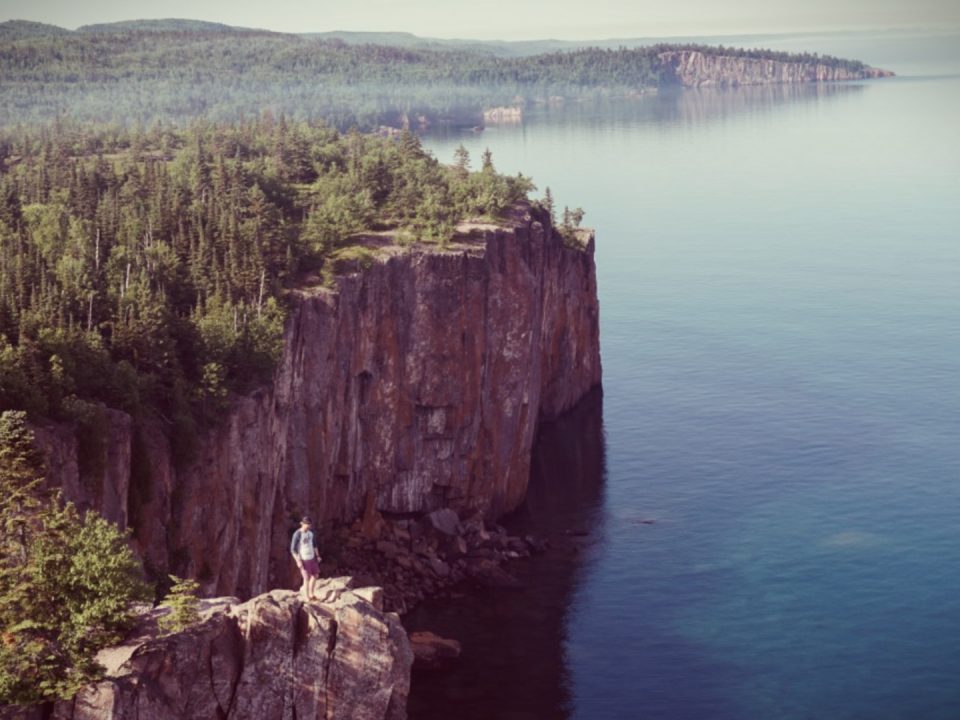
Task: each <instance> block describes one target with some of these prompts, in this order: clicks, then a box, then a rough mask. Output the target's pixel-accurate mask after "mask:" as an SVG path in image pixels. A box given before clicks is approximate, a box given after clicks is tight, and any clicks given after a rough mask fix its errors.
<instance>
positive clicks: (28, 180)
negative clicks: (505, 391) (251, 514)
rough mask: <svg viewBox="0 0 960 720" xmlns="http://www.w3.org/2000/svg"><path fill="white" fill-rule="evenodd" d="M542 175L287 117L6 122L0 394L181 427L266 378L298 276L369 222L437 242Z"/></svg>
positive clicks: (92, 418) (4, 404)
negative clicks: (126, 124) (145, 123)
mask: <svg viewBox="0 0 960 720" xmlns="http://www.w3.org/2000/svg"><path fill="white" fill-rule="evenodd" d="M531 188H532V183H530V181H529V180H528V179H527V178H524V177H522V176H518V177H506V176H503V175H500V174H498V173H496V171H495V170H494V168H493V163H492V160H490V159H489V158H487V161H485V163H484V167H483V168H482V169H481V170H480V171H478V172H469V171H468V170H467V169H466V167H450V166H446V165H443V164H441V163H440V162H438V161H437V160H436V159H435V158H433V157H432V156H431V155H429V154H428V153H426V152H425V151H424V150H423V149H422V148H421V146H420V143H419V140H418V139H417V138H416V137H415V136H413V135H411V134H409V133H402V134H400V135H399V136H397V137H394V138H384V137H379V136H373V135H362V134H360V133H358V132H355V131H354V132H350V133H346V134H342V133H339V132H337V131H335V130H333V129H331V128H329V127H327V126H326V125H324V124H322V123H305V122H292V121H288V120H287V119H285V118H284V117H282V116H281V117H280V118H274V117H272V116H269V115H268V116H265V117H263V118H260V119H258V120H251V121H247V122H243V123H236V124H232V125H221V124H212V123H207V122H196V123H194V124H192V125H191V126H190V127H189V129H187V130H178V129H175V128H173V127H171V126H168V125H165V124H159V123H158V124H155V125H152V126H150V127H149V128H146V129H131V130H127V129H124V128H120V127H104V128H100V129H91V128H89V127H87V126H73V125H69V124H66V123H57V124H55V125H53V126H48V127H44V128H42V129H40V130H35V131H18V132H12V133H8V134H4V135H0V408H10V409H22V410H27V411H29V412H31V413H33V414H34V415H42V416H51V417H55V418H64V419H73V420H77V421H80V422H81V423H86V424H87V425H88V426H89V425H95V424H96V422H97V406H98V405H97V404H98V403H105V404H107V405H109V406H112V407H116V408H120V409H123V410H125V411H127V412H130V413H132V414H134V415H139V414H141V413H143V412H152V413H154V414H155V415H156V416H157V417H159V418H160V419H162V420H165V421H166V422H167V423H168V425H169V427H170V428H171V436H172V438H173V439H174V441H175V442H177V438H182V439H184V440H185V441H187V440H189V439H190V438H192V437H193V436H194V435H195V431H194V425H195V423H196V420H197V419H199V418H201V417H204V416H208V417H212V416H214V415H215V414H216V412H217V411H218V410H219V409H220V407H221V406H222V402H223V400H224V399H225V397H226V395H227V394H228V393H229V392H244V391H247V390H249V389H250V388H252V387H254V386H256V385H258V384H261V383H264V382H266V381H267V380H268V379H269V378H270V376H271V373H272V371H273V368H274V364H275V362H276V361H277V359H278V357H279V355H280V352H281V350H282V329H283V322H284V317H285V307H286V303H285V297H286V295H285V289H286V288H288V287H289V286H291V285H292V284H294V283H295V282H296V281H297V279H298V277H300V276H302V275H303V274H304V273H305V272H307V271H314V272H315V271H318V270H319V271H322V272H324V273H327V274H328V275H329V269H330V267H331V266H332V265H333V264H334V263H335V262H336V260H337V258H338V256H340V255H342V254H349V252H350V251H351V246H353V245H354V244H355V242H356V241H355V238H354V236H355V234H356V233H359V232H360V231H363V230H384V229H388V228H394V229H395V230H396V231H397V232H398V233H400V234H402V235H404V236H405V237H407V238H411V239H415V240H418V241H422V242H434V243H444V242H446V241H447V240H448V239H449V237H450V235H451V233H452V231H453V228H454V226H455V224H456V223H457V222H458V221H460V220H461V219H463V218H465V217H468V216H475V215H489V216H496V215H498V214H499V213H500V212H501V211H502V210H503V209H504V208H506V207H507V206H509V205H511V204H512V203H514V202H515V201H517V200H518V199H521V198H523V197H525V195H526V193H527V191H528V190H530V189H531ZM355 252H358V251H355Z"/></svg>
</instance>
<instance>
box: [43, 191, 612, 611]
mask: <svg viewBox="0 0 960 720" xmlns="http://www.w3.org/2000/svg"><path fill="white" fill-rule="evenodd" d="M459 231H460V234H459V235H458V237H457V239H456V241H455V242H453V243H451V245H450V246H449V247H447V248H446V249H444V250H438V249H436V248H431V249H424V248H416V247H414V248H400V247H394V246H392V245H390V244H389V242H388V241H384V240H381V241H380V245H381V246H380V247H378V248H377V258H376V259H375V260H374V261H373V262H372V263H370V265H369V267H366V268H363V269H361V268H360V267H359V266H358V267H356V268H352V271H350V270H351V268H347V270H348V272H346V273H344V274H342V275H340V276H338V277H337V278H336V282H335V287H334V288H333V289H328V288H326V287H324V286H323V285H322V284H320V283H319V282H317V283H310V282H305V283H304V284H303V285H302V286H301V287H299V288H297V289H296V290H295V291H293V295H292V311H291V313H290V316H289V319H288V322H287V325H286V328H285V335H284V341H285V342H284V352H283V357H282V360H281V362H280V364H279V367H278V369H277V371H276V373H275V377H274V382H273V384H272V385H271V386H270V387H266V388H263V389H261V390H260V391H258V392H256V393H253V394H252V395H250V396H248V397H243V398H238V399H236V400H235V401H234V402H233V403H232V405H231V407H230V409H229V411H228V412H226V413H225V415H224V417H223V419H222V422H220V423H219V424H218V425H217V426H216V427H211V428H208V429H206V430H205V432H204V433H203V434H202V435H201V436H200V437H198V438H197V448H198V449H197V452H196V453H195V455H194V457H193V458H192V459H191V460H190V461H189V462H186V463H179V464H178V463H176V462H175V461H174V457H173V453H172V451H171V447H170V443H169V441H168V440H167V437H166V435H165V434H164V432H163V428H162V427H160V426H159V425H156V424H154V425H151V424H146V425H143V426H140V427H135V426H134V423H132V421H131V419H130V418H129V417H128V416H126V415H124V414H123V413H120V412H116V411H107V412H106V413H105V414H104V421H103V424H104V426H105V428H106V432H105V436H106V443H105V447H104V449H103V453H102V454H103V457H102V458H101V460H102V462H100V463H94V465H98V466H100V468H101V470H102V471H100V472H91V471H89V470H83V469H82V468H81V463H79V461H78V447H77V441H76V439H75V437H74V433H73V430H72V428H69V427H66V426H55V427H47V428H41V429H40V431H39V433H38V436H39V439H40V444H41V445H42V447H43V448H44V449H45V451H46V455H47V457H48V460H49V466H50V475H51V479H52V481H53V482H55V483H57V484H60V485H62V486H63V487H64V488H65V491H66V494H67V496H68V497H70V498H71V499H74V500H75V501H78V502H79V503H80V504H82V505H88V506H93V507H96V508H98V509H100V510H101V511H102V512H103V513H104V514H105V515H106V516H107V517H108V518H110V519H112V520H114V521H116V522H118V523H119V524H120V525H121V526H129V527H131V528H132V529H133V532H134V540H135V544H136V547H137V549H138V551H139V552H140V553H141V555H142V557H143V558H144V560H145V562H146V563H147V565H148V567H150V568H151V569H153V570H155V571H157V572H166V571H173V572H176V573H178V574H180V575H186V576H191V577H196V578H198V579H199V580H200V581H201V582H202V583H203V589H204V592H205V593H206V594H235V595H240V596H251V595H254V594H257V593H260V592H263V591H265V590H267V589H268V588H270V587H275V586H277V585H280V584H286V583H288V582H289V581H290V579H291V576H290V572H291V568H290V561H289V556H288V553H287V545H288V542H289V536H290V531H291V530H292V528H293V526H294V525H295V521H296V518H297V517H298V516H299V515H300V514H302V513H304V512H309V513H311V514H313V515H315V516H317V517H319V518H321V519H322V520H349V519H351V518H353V517H355V516H356V515H357V514H358V513H359V512H360V511H361V509H362V508H363V507H364V506H365V504H367V503H369V504H371V505H373V506H375V507H376V508H377V509H379V510H380V511H382V512H388V513H418V512H424V511H429V510H432V509H436V508H439V507H452V508H454V509H456V510H459V511H464V512H467V511H473V510H480V511H483V512H484V513H486V514H487V515H488V516H490V517H493V516H497V515H499V514H501V513H503V512H506V511H509V510H511V509H513V508H515V507H517V506H518V505H519V503H520V502H521V501H522V500H523V497H524V494H525V492H526V487H527V482H528V477H529V469H530V454H531V449H532V446H533V440H534V436H535V432H536V428H537V423H538V421H539V420H540V419H541V418H552V417H555V416H557V415H558V414H560V413H561V412H563V411H564V410H566V409H568V408H570V407H572V406H573V405H574V404H575V403H576V402H577V400H579V399H580V398H581V397H582V396H583V395H584V394H585V393H586V392H587V391H588V390H589V389H590V388H592V387H594V386H595V385H597V384H598V383H599V382H600V355H599V318H598V304H597V294H596V276H595V268H594V261H593V250H594V246H593V238H592V236H590V235H585V236H584V237H583V243H582V246H578V247H573V246H571V245H572V244H571V243H569V242H564V240H563V239H562V238H561V237H560V236H559V234H558V233H556V232H554V231H553V230H552V228H551V227H550V222H549V219H548V218H547V217H546V216H545V214H543V213H541V212H540V211H538V210H535V209H533V208H531V207H530V206H527V205H522V206H518V207H517V208H515V209H514V211H513V213H512V214H511V215H510V217H509V218H508V219H507V220H506V221H505V222H504V223H503V224H500V225H496V226H494V225H481V224H473V225H464V226H462V227H461V228H459ZM574 244H575V243H574ZM88 465H89V463H88Z"/></svg>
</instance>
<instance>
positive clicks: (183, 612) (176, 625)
mask: <svg viewBox="0 0 960 720" xmlns="http://www.w3.org/2000/svg"><path fill="white" fill-rule="evenodd" d="M169 577H170V581H171V582H172V583H173V587H171V588H170V592H169V593H167V596H166V597H165V598H164V601H163V604H164V605H166V606H167V607H169V608H170V613H169V614H167V615H164V616H163V617H162V618H160V620H159V621H158V623H157V624H158V625H159V626H160V629H161V630H162V631H163V632H168V633H173V632H179V631H181V630H184V629H186V628H188V627H190V626H191V625H193V624H194V623H196V622H198V621H199V620H200V600H199V599H198V598H197V591H199V589H200V584H199V583H197V582H196V581H194V580H190V579H189V578H186V579H185V578H179V577H177V576H176V575H170V576H169Z"/></svg>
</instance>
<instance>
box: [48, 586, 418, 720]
mask: <svg viewBox="0 0 960 720" xmlns="http://www.w3.org/2000/svg"><path fill="white" fill-rule="evenodd" d="M349 584H350V583H349V579H337V580H332V581H328V582H327V583H324V586H323V590H324V592H325V593H326V594H327V595H328V596H329V597H331V598H333V599H332V600H331V601H330V602H327V603H309V604H304V603H303V602H302V601H301V600H300V599H299V597H298V596H297V595H296V593H293V592H291V591H286V590H276V591H273V592H271V593H268V594H266V595H261V596H259V597H256V598H254V599H253V600H250V601H249V602H246V603H242V604H229V605H223V604H221V605H220V606H218V607H216V608H213V609H212V610H210V611H209V612H206V613H205V619H204V620H203V621H202V622H201V623H200V624H198V625H196V626H194V627H191V628H189V629H187V630H185V631H183V632H180V633H176V634H173V635H167V636H160V637H157V636H152V637H139V638H137V639H136V640H135V641H134V642H133V645H132V647H131V648H129V650H130V652H129V657H128V659H126V660H125V661H123V662H121V663H120V664H119V665H118V666H116V667H113V668H109V669H108V675H107V677H106V678H105V679H104V680H103V681H101V682H98V683H95V684H92V685H89V686H87V687H85V688H83V689H82V690H81V691H80V693H79V694H78V695H77V696H76V697H75V698H74V700H72V701H68V702H61V703H57V705H56V706H55V708H54V712H53V717H54V718H57V719H58V720H94V719H96V720H177V719H179V718H183V719H184V720H194V719H195V718H224V719H226V720H261V719H262V718H289V717H299V718H307V717H310V718H317V717H322V718H332V719H342V720H347V719H348V718H365V719H366V718H369V719H371V720H373V719H375V718H389V719H391V720H394V719H396V720H399V719H400V718H405V717H406V697H407V693H408V692H409V688H410V666H411V664H412V662H413V653H412V651H411V649H410V643H409V640H408V639H407V635H406V632H405V631H404V629H403V627H402V626H401V625H400V621H399V619H398V618H397V616H396V615H394V614H385V613H383V612H382V611H380V610H379V609H378V608H377V607H376V602H375V599H376V597H377V591H378V590H379V589H378V588H363V589H361V590H357V591H353V590H350V589H349V588H348V585H349ZM371 591H373V592H371ZM371 599H372V600H374V602H371Z"/></svg>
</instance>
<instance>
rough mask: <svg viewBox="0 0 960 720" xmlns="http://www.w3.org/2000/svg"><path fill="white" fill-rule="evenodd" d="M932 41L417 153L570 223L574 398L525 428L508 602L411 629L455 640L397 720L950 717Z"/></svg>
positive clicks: (939, 118) (954, 226)
mask: <svg viewBox="0 0 960 720" xmlns="http://www.w3.org/2000/svg"><path fill="white" fill-rule="evenodd" d="M831 42H834V43H835V44H841V45H842V42H841V41H840V40H837V39H836V38H834V39H833V40H831ZM931 43H932V44H919V45H913V46H911V47H915V48H916V52H915V54H914V55H912V56H911V55H910V52H909V47H908V46H907V45H908V44H907V43H905V42H900V43H899V44H896V43H894V44H893V45H892V46H891V45H887V46H881V45H878V46H877V47H879V48H880V51H882V52H887V53H888V56H883V54H882V52H881V53H880V56H879V57H878V56H876V55H869V54H868V53H866V52H856V53H853V52H848V53H845V54H857V55H859V56H861V57H864V58H865V59H866V60H868V61H872V62H874V64H878V65H881V66H882V65H884V60H885V59H888V58H889V59H892V60H893V61H894V62H893V63H886V64H888V65H892V69H894V70H901V71H904V70H903V67H901V66H899V65H896V64H894V63H895V62H900V63H901V64H902V65H904V66H905V67H906V68H907V70H906V71H905V72H907V76H906V77H901V78H897V79H894V80H888V81H880V82H870V83H863V84H853V85H836V86H828V87H820V88H815V87H812V88H811V87H805V88H785V89H782V88H777V89H757V90H749V89H747V90H740V91H731V92H711V91H690V92H686V93H681V94H677V95H662V96H659V97H649V98H646V99H644V100H642V101H639V102H630V103H619V104H609V105H604V106H597V105H591V106H586V105H572V106H568V107H565V108H562V109H556V110H552V111H550V112H542V113H540V114H534V115H531V116H529V117H528V119H527V122H526V123H525V124H524V125H523V126H517V127H504V128H499V129H497V128H490V129H488V130H487V131H486V132H484V133H483V134H482V135H479V136H475V135H464V136H458V137H455V138H442V137H440V138H433V139H428V141H427V144H428V146H429V147H431V148H432V149H433V150H434V152H435V153H436V154H437V155H438V156H439V157H440V158H441V159H444V160H448V161H449V160H450V159H451V158H452V155H453V149H454V148H455V147H456V145H457V144H459V143H460V142H461V141H462V142H463V143H464V145H466V147H467V148H468V149H469V150H470V151H471V153H472V155H473V157H474V158H477V159H479V155H480V153H481V152H482V151H483V149H484V148H485V147H489V148H490V149H491V150H492V151H493V157H494V162H495V164H496V165H497V166H498V169H500V170H502V171H509V172H516V171H518V170H522V171H523V172H524V173H526V174H530V175H533V177H534V179H535V181H537V182H538V183H539V184H540V187H541V190H542V188H543V187H544V186H545V185H547V184H549V185H550V187H551V189H552V191H553V193H554V196H555V197H556V199H557V201H558V203H559V204H560V205H561V206H562V205H563V204H564V203H568V204H570V205H579V206H582V207H584V208H585V209H586V210H587V215H586V219H585V224H588V225H591V226H593V227H595V228H596V231H597V238H598V242H597V271H598V276H599V277H598V279H599V288H600V302H601V322H602V352H603V363H604V398H603V400H602V403H601V402H600V401H599V399H594V400H591V401H590V403H588V407H587V408H586V409H584V410H581V413H580V416H578V417H577V418H575V419H574V420H570V421H566V422H567V424H566V425H564V424H562V423H561V425H560V426H554V427H551V428H546V429H545V436H544V440H543V443H542V445H541V448H540V450H539V454H538V459H537V468H536V470H535V473H534V475H535V476H534V478H533V481H534V488H533V490H532V493H533V495H532V497H531V499H530V504H529V506H528V508H526V510H525V511H524V512H522V513H521V514H520V516H518V518H516V519H515V520H514V522H515V523H517V524H518V525H520V526H521V527H522V528H526V527H533V528H535V529H537V530H538V531H539V532H541V533H542V534H544V535H546V536H548V537H552V538H554V540H555V544H556V545H557V548H558V549H557V550H555V551H553V552H551V553H550V554H548V555H547V556H546V557H544V558H541V559H539V560H536V561H533V562H531V563H527V564H526V565H524V566H521V567H520V568H519V569H518V572H519V573H520V574H522V575H524V576H525V577H526V579H527V580H528V588H527V589H526V590H523V591H518V592H513V593H510V592H503V591H501V592H499V593H496V594H492V595H491V594H487V595H483V596H480V597H468V598H463V599H462V600H460V601H457V602H454V603H452V604H448V605H445V606H437V607H428V608H424V609H423V610H422V611H421V612H419V613H418V614H416V615H415V616H414V617H412V618H411V619H410V623H411V624H412V625H418V626H426V627H431V628H433V629H435V630H438V631H442V632H444V633H446V634H449V635H452V636H455V637H460V638H461V639H462V640H463V641H464V648H465V656H464V662H463V663H462V664H461V666H460V667H459V668H458V669H457V670H455V671H453V672H451V673H448V674H444V675H434V676H422V675H418V676H416V677H415V683H414V692H413V698H412V700H411V706H410V707H411V716H412V717H413V718H415V719H416V718H450V717H462V718H471V717H476V718H513V719H514V720H519V719H520V718H526V719H527V720H532V719H533V718H576V719H578V720H579V719H583V720H604V719H606V718H664V719H679V718H716V719H720V720H722V719H725V718H729V719H731V720H734V719H736V720H741V719H753V718H831V719H832V718H837V719H847V718H850V719H853V718H869V719H871V720H881V719H885V718H890V719H894V718H919V719H923V720H941V719H942V720H956V718H960V522H958V518H960V77H958V76H956V75H951V74H950V73H952V72H956V71H957V68H958V67H960V63H958V62H957V54H960V53H956V52H955V51H956V50H957V49H958V48H960V42H958V40H957V38H956V37H954V38H953V39H952V40H950V39H949V38H948V39H946V40H945V39H943V38H942V37H941V38H937V39H936V40H935V42H934V41H931ZM938 43H939V44H938ZM802 44H803V43H802V42H798V45H802ZM891 47H892V48H893V49H891ZM931 48H932V49H931ZM814 49H816V47H815V48H814ZM948 50H949V51H951V52H954V53H955V54H953V55H951V54H950V52H947V51H948ZM824 51H827V52H835V53H842V47H839V48H838V47H833V46H830V47H826V48H824ZM898 54H899V55H898ZM911 57H913V58H914V59H915V62H914V63H913V64H911V63H910V62H908V61H909V59H910V58H911ZM938 63H939V64H938ZM911 71H913V72H911ZM601 405H602V409H601ZM570 423H573V426H572V427H571V425H570ZM577 438H581V440H580V441H579V442H580V443H581V447H580V448H579V449H577V447H576V446H577V442H575V440H576V439H577ZM571 453H572V454H573V455H571ZM564 498H566V500H565V499H564ZM645 520H655V521H656V522H655V523H653V524H649V523H646V522H644V521H645ZM570 529H573V530H575V531H576V534H574V535H571V534H567V533H565V531H566V530H570ZM581 533H587V534H586V535H581ZM573 545H575V546H577V548H579V549H578V550H577V551H576V552H573V551H572V549H571V546H573Z"/></svg>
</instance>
